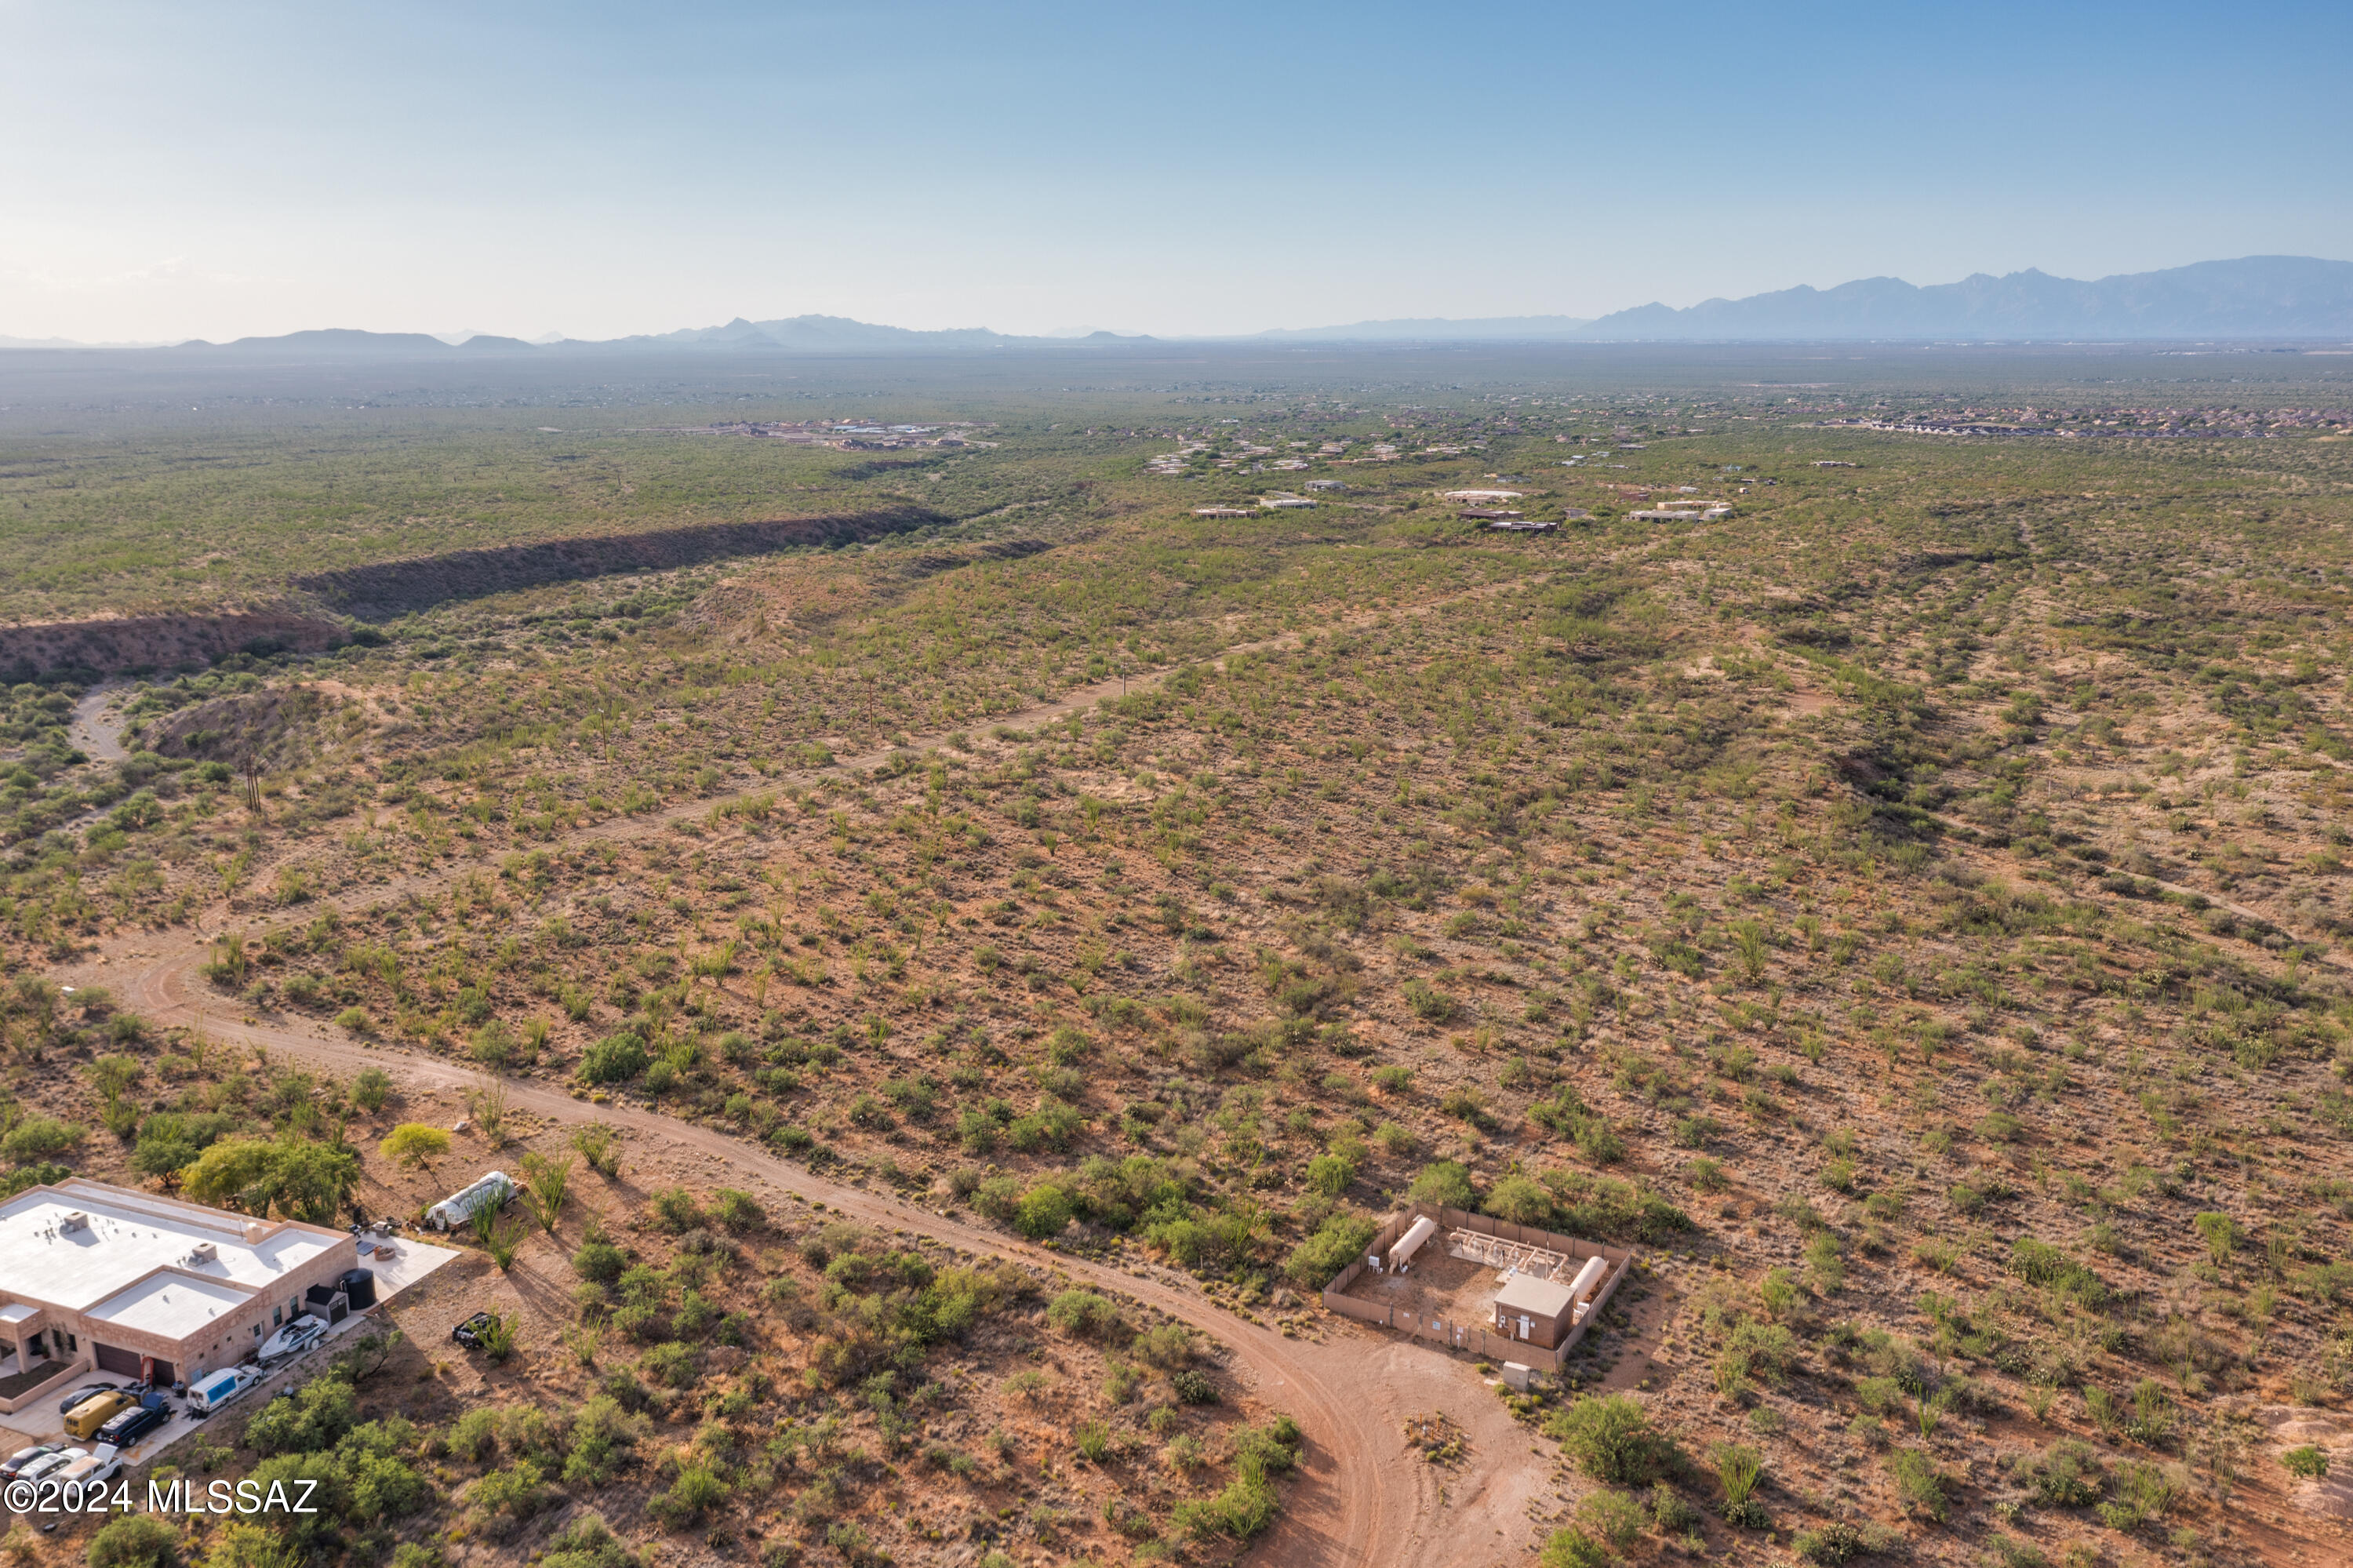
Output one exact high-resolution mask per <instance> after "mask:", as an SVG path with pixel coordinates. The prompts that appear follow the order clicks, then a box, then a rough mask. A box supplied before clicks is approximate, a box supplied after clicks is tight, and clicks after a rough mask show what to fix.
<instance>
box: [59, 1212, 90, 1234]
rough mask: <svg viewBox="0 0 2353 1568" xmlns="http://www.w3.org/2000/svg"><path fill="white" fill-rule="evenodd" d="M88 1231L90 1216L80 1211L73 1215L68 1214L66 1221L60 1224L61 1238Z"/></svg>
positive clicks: (61, 1221) (63, 1220)
mask: <svg viewBox="0 0 2353 1568" xmlns="http://www.w3.org/2000/svg"><path fill="white" fill-rule="evenodd" d="M88 1229H90V1216H89V1215H88V1214H85V1213H82V1212H81V1211H80V1210H79V1209H76V1210H75V1211H74V1212H73V1213H70V1214H68V1215H67V1216H66V1217H65V1218H64V1219H62V1220H59V1221H58V1234H59V1235H61V1236H68V1235H71V1234H73V1233H74V1232H76V1231H86V1230H88Z"/></svg>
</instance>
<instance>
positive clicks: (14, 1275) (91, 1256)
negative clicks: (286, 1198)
mask: <svg viewBox="0 0 2353 1568" xmlns="http://www.w3.org/2000/svg"><path fill="white" fill-rule="evenodd" d="M77 1213H78V1214H81V1215H84V1216H86V1219H87V1224H84V1225H82V1226H79V1227H77V1228H76V1229H73V1230H70V1231H69V1230H64V1229H61V1228H60V1227H61V1225H62V1224H63V1222H64V1221H65V1219H66V1217H67V1216H68V1215H69V1214H77ZM251 1229H259V1231H260V1233H261V1234H259V1237H258V1238H257V1239H253V1240H248V1239H247V1238H248V1234H249V1230H251ZM207 1243H208V1244H210V1245H211V1247H212V1249H213V1255H212V1256H210V1257H208V1258H204V1259H200V1260H196V1261H191V1254H192V1253H193V1252H194V1250H195V1248H196V1247H197V1246H198V1245H200V1244H207ZM336 1245H345V1246H350V1245H353V1244H352V1242H351V1240H350V1238H349V1237H347V1236H342V1235H337V1234H333V1233H332V1232H329V1233H322V1232H319V1231H316V1230H312V1229H310V1228H308V1227H305V1226H301V1225H294V1224H284V1223H282V1222H275V1221H273V1222H269V1223H267V1224H262V1223H259V1222H255V1221H251V1220H248V1217H247V1216H245V1215H243V1214H232V1213H227V1212H225V1211H223V1210H220V1209H208V1208H206V1207H205V1206H204V1205H203V1204H201V1203H190V1202H182V1201H181V1200H179V1199H176V1198H165V1197H163V1196H160V1195H159V1194H156V1193H153V1192H132V1191H131V1190H130V1189H128V1188H123V1187H111V1186H109V1185H107V1184H106V1183H105V1182H102V1181H83V1180H81V1179H79V1178H74V1179H70V1180H69V1181H63V1182H60V1183H58V1185H57V1186H56V1187H51V1188H41V1187H36V1188H32V1189H30V1190H28V1191H26V1192H21V1193H19V1194H17V1195H16V1197H14V1198H12V1199H9V1200H8V1201H7V1202H5V1203H0V1295H6V1296H9V1297H13V1298H16V1299H17V1300H19V1301H32V1302H39V1303H41V1304H43V1305H45V1306H51V1307H58V1308H64V1309H65V1310H67V1311H69V1312H87V1311H89V1310H90V1308H93V1307H96V1306H97V1305H98V1304H99V1303H100V1302H101V1301H106V1300H108V1299H109V1298H111V1297H114V1296H117V1295H120V1294H121V1293H122V1292H124V1291H126V1290H127V1289H129V1288H130V1287H132V1285H134V1284H137V1283H138V1282H139V1281H141V1280H142V1279H144V1278H146V1277H147V1276H149V1275H151V1274H153V1273H154V1272H155V1271H156V1270H157V1269H159V1268H182V1269H185V1270H187V1271H189V1272H190V1273H192V1274H196V1275H201V1276H204V1277H207V1278H210V1279H214V1280H217V1281H220V1282H221V1283H223V1284H226V1285H229V1286H241V1287H245V1290H246V1291H256V1290H259V1291H267V1290H269V1289H270V1288H271V1287H274V1286H275V1285H276V1284H277V1283H278V1281H279V1280H280V1279H282V1278H284V1277H286V1276H287V1275H289V1274H290V1273H292V1272H293V1271H294V1270H296V1269H298V1268H300V1267H301V1266H302V1265H304V1264H306V1263H308V1262H310V1261H311V1259H313V1258H315V1257H317V1256H318V1255H320V1254H321V1253H322V1252H325V1251H327V1250H328V1249H330V1248H332V1247H334V1246H336ZM354 1250H356V1249H354ZM239 1294H240V1295H242V1294H244V1292H243V1291H241V1292H239Z"/></svg>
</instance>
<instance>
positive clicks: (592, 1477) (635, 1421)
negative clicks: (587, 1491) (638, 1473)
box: [564, 1393, 644, 1486]
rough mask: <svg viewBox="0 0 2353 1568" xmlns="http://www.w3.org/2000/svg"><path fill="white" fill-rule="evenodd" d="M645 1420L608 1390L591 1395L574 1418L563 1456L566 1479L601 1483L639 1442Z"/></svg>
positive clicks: (578, 1483) (573, 1481) (577, 1482)
mask: <svg viewBox="0 0 2353 1568" xmlns="http://www.w3.org/2000/svg"><path fill="white" fill-rule="evenodd" d="M643 1420H644V1418H643V1417H641V1416H637V1417H633V1416H632V1415H631V1414H629V1413H628V1411H626V1410H624V1409H622V1408H621V1402H620V1401H619V1400H617V1399H616V1398H614V1397H613V1396H612V1395H611V1394H609V1393H599V1394H596V1395H595V1396H594V1397H592V1398H591V1399H590V1400H589V1401H588V1403H587V1404H584V1405H582V1406H581V1407H580V1412H579V1414H577V1415H575V1416H574V1417H573V1420H572V1431H571V1433H570V1442H569V1446H568V1448H567V1450H566V1452H565V1457H564V1479H565V1482H566V1483H568V1484H574V1485H587V1486H602V1485H604V1484H605V1483H606V1482H607V1481H608V1480H610V1479H611V1478H613V1476H614V1475H615V1473H616V1472H617V1471H618V1470H619V1468H620V1467H621V1463H622V1461H623V1459H624V1458H625V1457H627V1455H628V1450H629V1449H630V1448H631V1447H632V1446H635V1445H636V1443H637V1440H638V1431H639V1428H640V1427H641V1425H642V1424H643Z"/></svg>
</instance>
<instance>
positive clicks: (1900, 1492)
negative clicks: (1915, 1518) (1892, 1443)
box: [1887, 1448, 1950, 1520]
mask: <svg viewBox="0 0 2353 1568" xmlns="http://www.w3.org/2000/svg"><path fill="white" fill-rule="evenodd" d="M1887 1472H1888V1474H1889V1475H1890V1476H1892V1477H1894V1481H1895V1495H1896V1497H1897V1498H1899V1499H1902V1501H1903V1503H1904V1506H1905V1509H1906V1510H1910V1511H1911V1512H1914V1513H1917V1514H1920V1515H1922V1516H1923V1517H1925V1518H1927V1519H1931V1520H1942V1519H1943V1518H1944V1517H1945V1510H1947V1508H1948V1507H1949V1506H1950V1504H1949V1503H1948V1502H1947V1499H1946V1497H1945V1478H1944V1477H1943V1476H1941V1475H1939V1474H1938V1473H1937V1470H1936V1463H1935V1461H1933V1460H1932V1459H1930V1458H1929V1457H1928V1456H1927V1455H1926V1454H1924V1453H1922V1452H1921V1451H1920V1450H1919V1449H1917V1448H1898V1449H1896V1450H1895V1452H1894V1453H1892V1454H1890V1455H1888V1456H1887Z"/></svg>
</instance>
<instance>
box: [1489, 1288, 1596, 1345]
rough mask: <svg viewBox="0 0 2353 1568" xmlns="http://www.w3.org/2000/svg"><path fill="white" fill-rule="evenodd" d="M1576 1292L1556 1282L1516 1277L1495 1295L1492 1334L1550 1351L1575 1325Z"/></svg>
mask: <svg viewBox="0 0 2353 1568" xmlns="http://www.w3.org/2000/svg"><path fill="white" fill-rule="evenodd" d="M1576 1301H1577V1295H1576V1292H1575V1291H1573V1290H1571V1289H1570V1288H1569V1287H1567V1286H1566V1285H1563V1284H1561V1283H1560V1282H1559V1281H1558V1280H1556V1279H1538V1278H1537V1277H1535V1275H1533V1274H1515V1275H1514V1276H1512V1277H1511V1280H1510V1281H1509V1283H1507V1284H1506V1285H1504V1288H1503V1289H1501V1290H1499V1291H1497V1292H1496V1293H1495V1332H1497V1333H1498V1334H1501V1335H1503V1336H1504V1338H1505V1339H1507V1340H1525V1341H1527V1342H1528V1343H1530V1344H1534V1345H1542V1346H1543V1347H1544V1348H1545V1349H1546V1350H1548V1351H1549V1350H1551V1349H1553V1348H1554V1347H1555V1346H1556V1345H1558V1344H1559V1343H1560V1342H1561V1340H1564V1339H1566V1338H1567V1337H1568V1331H1569V1330H1570V1329H1571V1328H1573V1327H1574V1326H1575V1325H1576V1322H1577V1314H1576Z"/></svg>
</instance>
